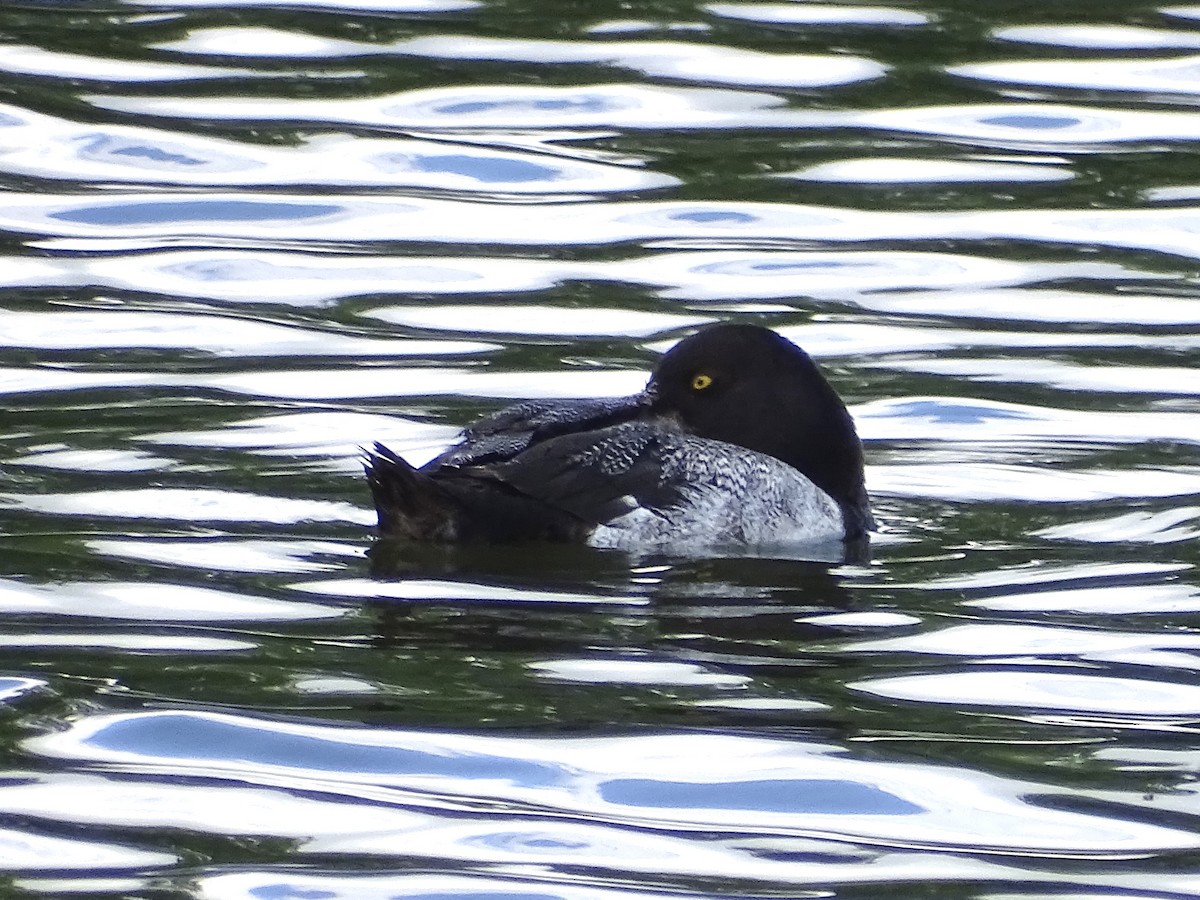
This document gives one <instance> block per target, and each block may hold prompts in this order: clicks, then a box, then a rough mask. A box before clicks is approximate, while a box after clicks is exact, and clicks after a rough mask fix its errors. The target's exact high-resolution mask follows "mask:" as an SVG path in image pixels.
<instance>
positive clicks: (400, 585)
mask: <svg viewBox="0 0 1200 900" xmlns="http://www.w3.org/2000/svg"><path fill="white" fill-rule="evenodd" d="M287 587H288V589H289V590H293V591H302V592H304V593H307V594H318V595H320V596H322V597H330V598H335V599H347V598H349V599H356V600H364V599H366V600H411V601H415V602H420V603H438V602H440V601H444V600H454V601H481V602H485V603H553V604H562V603H567V604H585V605H588V606H593V605H598V604H609V603H619V604H622V605H645V604H648V603H649V602H650V601H649V600H648V599H647V598H646V597H644V596H642V597H639V596H628V595H625V594H619V595H617V596H606V595H605V594H601V593H592V592H570V591H548V590H544V589H541V588H525V587H521V588H513V587H505V586H503V585H498V584H488V583H486V582H483V581H466V580H464V581H441V580H438V579H431V578H405V579H404V580H402V581H375V580H368V579H365V578H364V579H337V578H331V579H328V580H324V581H303V582H295V583H293V584H289V585H288V586H287Z"/></svg>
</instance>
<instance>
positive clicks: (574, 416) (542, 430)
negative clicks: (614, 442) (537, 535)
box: [423, 397, 640, 471]
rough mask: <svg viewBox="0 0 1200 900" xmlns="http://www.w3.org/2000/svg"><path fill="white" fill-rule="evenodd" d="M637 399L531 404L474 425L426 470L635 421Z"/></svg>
mask: <svg viewBox="0 0 1200 900" xmlns="http://www.w3.org/2000/svg"><path fill="white" fill-rule="evenodd" d="M639 410H640V406H639V403H638V398H637V397H616V398H612V399H606V400H526V401H525V402H523V403H517V404H515V405H513V406H506V407H505V408H504V409H502V410H500V411H499V412H495V413H493V414H492V415H490V416H484V417H483V418H482V419H479V420H478V421H476V422H474V423H473V424H472V425H471V426H470V427H468V428H466V429H464V430H463V433H462V436H461V438H460V440H459V442H458V443H456V444H454V445H453V446H451V447H449V448H447V449H446V451H445V452H443V453H442V454H441V455H440V456H438V457H437V458H436V459H434V460H433V461H432V462H430V463H427V464H426V465H425V466H424V467H423V469H424V470H425V471H431V470H434V469H438V468H441V467H443V466H459V467H461V466H472V465H483V464H486V463H492V462H500V461H504V460H509V459H512V458H513V457H515V456H516V455H517V454H519V453H521V452H523V451H525V450H528V449H529V448H530V447H531V446H533V445H534V444H536V443H539V442H541V441H545V440H549V439H551V438H554V437H559V436H562V435H565V434H572V433H576V432H587V431H594V430H596V429H598V428H603V427H605V426H607V425H613V424H616V423H618V422H623V421H626V420H628V419H631V418H633V417H634V416H636V415H637V413H638V412H639Z"/></svg>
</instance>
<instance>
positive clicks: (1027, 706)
mask: <svg viewBox="0 0 1200 900" xmlns="http://www.w3.org/2000/svg"><path fill="white" fill-rule="evenodd" d="M1188 658H1190V659H1191V660H1192V664H1193V666H1194V665H1196V657H1195V656H1193V655H1191V654H1189V655H1188ZM1151 661H1153V662H1155V663H1158V660H1157V659H1154V660H1147V662H1151ZM846 687H847V688H849V689H850V690H855V691H861V692H862V693H864V694H872V695H875V696H878V697H885V698H888V699H891V700H905V701H916V702H921V703H942V704H953V705H956V706H962V705H970V706H996V707H1005V708H1011V709H1015V710H1053V711H1061V712H1072V713H1088V714H1094V715H1097V716H1102V717H1105V718H1107V719H1112V718H1114V717H1117V716H1120V717H1128V718H1131V719H1145V720H1146V725H1147V726H1150V723H1151V722H1152V720H1153V719H1154V717H1163V716H1167V717H1184V718H1194V717H1196V716H1197V715H1200V686H1196V685H1192V684H1175V683H1172V682H1167V681H1152V680H1150V679H1140V678H1113V677H1109V676H1105V675H1097V674H1095V673H1094V672H1089V673H1087V674H1074V673H1062V672H1039V671H1025V670H1020V669H1010V670H1003V669H1001V670H995V669H993V670H990V671H986V672H981V671H967V672H948V671H944V670H943V671H939V672H935V673H931V674H928V675H902V676H899V677H896V678H872V679H867V680H865V681H859V682H854V683H851V684H847V685H846ZM1157 724H1158V725H1159V726H1160V727H1169V726H1168V724H1167V723H1163V722H1159V723H1157Z"/></svg>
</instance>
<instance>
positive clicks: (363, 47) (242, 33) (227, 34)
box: [158, 27, 886, 88]
mask: <svg viewBox="0 0 1200 900" xmlns="http://www.w3.org/2000/svg"><path fill="white" fill-rule="evenodd" d="M247 31H249V33H247ZM276 34H278V35H279V37H278V38H276ZM311 42H312V39H311V38H307V40H306V43H308V44H310V45H311ZM295 46H296V40H295V37H294V36H293V35H292V34H291V33H289V32H283V33H278V32H274V31H272V30H269V29H265V28H254V29H249V30H247V29H242V28H237V27H225V28H219V29H202V30H195V31H192V32H190V33H189V34H188V36H187V37H186V38H183V39H181V40H177V41H172V42H170V43H168V44H159V45H158V47H159V49H164V50H170V51H175V52H183V53H192V54H204V55H220V56H228V57H234V58H238V57H244V56H259V55H261V54H262V53H263V48H268V49H267V51H266V52H267V53H268V54H269V55H272V56H273V55H276V54H277V53H281V54H289V55H290V51H291V50H292V49H293V48H295ZM316 49H317V51H318V53H319V54H321V55H326V53H327V52H330V51H331V52H337V53H340V54H345V53H347V52H350V53H353V52H356V51H357V52H359V53H370V54H373V55H377V54H395V55H398V56H415V57H419V58H423V59H450V60H468V59H470V60H497V61H504V62H520V63H529V64H535V65H563V64H582V63H587V64H592V65H607V66H614V67H619V68H623V69H632V70H633V71H636V72H640V73H642V74H643V75H646V76H649V77H652V78H669V79H677V80H681V81H689V82H696V83H702V84H731V85H739V86H747V87H791V88H801V87H805V88H811V87H825V86H829V85H840V84H852V83H855V82H859V81H868V80H871V79H876V78H880V77H882V76H883V74H884V73H885V72H886V67H885V66H883V65H881V64H879V63H877V62H872V61H870V60H866V59H860V58H858V57H854V56H850V55H837V56H833V55H827V56H816V55H804V54H790V53H766V52H762V51H757V50H742V49H739V48H736V47H729V46H720V47H718V46H711V45H705V44H694V43H682V42H669V41H618V40H605V41H585V40H573V41H552V40H528V39H521V38H500V37H479V36H469V35H439V36H432V37H416V38H408V39H405V40H401V41H395V42H392V43H389V44H376V43H372V44H365V43H364V44H359V45H358V46H357V47H355V46H354V45H353V44H352V42H348V41H338V42H337V44H336V45H334V46H332V47H318V48H316Z"/></svg>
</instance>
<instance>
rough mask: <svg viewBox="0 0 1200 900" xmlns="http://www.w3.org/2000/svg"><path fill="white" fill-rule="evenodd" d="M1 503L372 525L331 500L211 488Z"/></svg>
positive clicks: (174, 516) (11, 498)
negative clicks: (302, 498) (301, 498)
mask: <svg viewBox="0 0 1200 900" xmlns="http://www.w3.org/2000/svg"><path fill="white" fill-rule="evenodd" d="M0 504H3V505H7V506H10V507H16V508H18V509H23V510H25V511H27V512H40V513H53V514H55V515H69V516H96V517H100V518H118V519H143V520H150V521H184V522H188V523H190V524H192V525H201V524H204V523H213V522H262V523H270V524H276V525H295V524H299V523H301V522H353V523H355V524H360V525H373V524H374V523H375V516H374V513H370V514H368V513H367V511H366V510H365V509H360V508H359V507H356V506H351V505H350V504H348V503H338V502H335V501H329V500H299V499H295V498H291V497H272V496H265V495H260V494H249V493H241V492H237V491H223V490H216V489H211V488H196V489H188V488H131V489H129V490H108V491H103V490H98V491H86V492H83V493H76V494H53V493H45V494H36V495H34V494H0Z"/></svg>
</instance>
